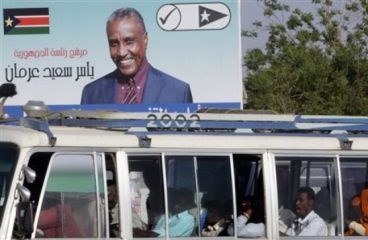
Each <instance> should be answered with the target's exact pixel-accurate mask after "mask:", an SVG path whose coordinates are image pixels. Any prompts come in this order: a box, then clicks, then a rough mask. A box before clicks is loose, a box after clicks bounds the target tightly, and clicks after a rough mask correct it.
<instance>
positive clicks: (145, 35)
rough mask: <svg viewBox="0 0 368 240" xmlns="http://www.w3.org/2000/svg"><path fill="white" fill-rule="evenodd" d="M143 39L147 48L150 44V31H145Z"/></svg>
mask: <svg viewBox="0 0 368 240" xmlns="http://www.w3.org/2000/svg"><path fill="white" fill-rule="evenodd" d="M143 41H144V48H145V49H147V46H148V33H147V32H145V33H144V35H143Z"/></svg>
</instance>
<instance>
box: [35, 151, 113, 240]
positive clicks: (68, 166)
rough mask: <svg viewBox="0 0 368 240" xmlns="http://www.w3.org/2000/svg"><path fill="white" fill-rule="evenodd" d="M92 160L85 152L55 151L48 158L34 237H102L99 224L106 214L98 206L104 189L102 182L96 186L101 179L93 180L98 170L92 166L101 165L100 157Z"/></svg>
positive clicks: (103, 235)
mask: <svg viewBox="0 0 368 240" xmlns="http://www.w3.org/2000/svg"><path fill="white" fill-rule="evenodd" d="M96 161H97V162H94V158H93V155H87V154H86V155H84V154H57V155H55V157H54V159H52V160H51V163H52V164H51V168H50V170H49V177H48V180H47V183H46V189H45V193H44V196H43V199H42V201H41V204H42V205H41V209H40V213H39V218H38V220H37V229H38V234H39V235H38V237H46V238H66V237H99V236H100V237H106V233H105V232H102V231H104V230H103V228H101V225H99V224H101V222H102V221H103V219H104V218H103V217H102V216H106V212H105V208H104V207H101V204H102V202H103V201H101V195H103V194H104V193H105V190H104V184H98V186H96V183H101V181H99V180H98V179H97V180H96V178H97V177H98V176H99V175H100V174H97V175H96V172H100V171H99V170H98V171H96V169H95V166H98V167H99V168H101V167H102V164H101V161H102V157H98V158H97V159H96ZM95 163H96V164H95ZM97 190H98V191H99V192H97ZM99 203H100V205H99ZM99 230H100V231H101V233H100V232H99Z"/></svg>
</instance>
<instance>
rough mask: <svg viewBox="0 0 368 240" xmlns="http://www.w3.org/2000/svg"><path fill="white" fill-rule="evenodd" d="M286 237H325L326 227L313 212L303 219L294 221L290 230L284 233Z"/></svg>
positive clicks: (326, 233)
mask: <svg viewBox="0 0 368 240" xmlns="http://www.w3.org/2000/svg"><path fill="white" fill-rule="evenodd" d="M286 235H287V236H327V235H328V231H327V225H326V223H325V221H323V219H322V218H321V217H320V216H318V214H317V213H315V212H314V211H313V210H312V211H311V212H310V213H309V214H308V215H307V216H305V217H304V218H303V219H301V218H298V219H296V220H295V221H294V222H293V223H292V225H291V228H289V229H288V230H287V231H286Z"/></svg>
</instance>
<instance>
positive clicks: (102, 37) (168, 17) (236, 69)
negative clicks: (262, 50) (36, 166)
mask: <svg viewBox="0 0 368 240" xmlns="http://www.w3.org/2000/svg"><path fill="white" fill-rule="evenodd" d="M1 1H2V2H1V3H2V12H1V14H2V16H1V19H3V24H2V34H1V39H0V42H1V49H2V51H1V55H2V57H1V62H0V67H1V75H2V77H1V79H0V81H1V82H0V83H1V84H2V83H14V84H15V85H16V87H17V92H18V94H17V95H16V96H14V97H12V98H9V99H8V100H7V105H14V106H16V105H23V104H24V103H25V102H27V101H28V100H39V101H43V102H45V103H47V104H48V105H62V106H64V105H79V104H81V103H82V104H115V103H122V102H118V100H117V99H118V98H119V97H118V95H119V94H120V95H121V93H119V92H117V91H119V90H118V89H117V87H116V85H113V86H114V87H111V88H109V89H108V90H107V87H106V89H105V88H104V86H103V85H99V84H98V85H95V86H92V87H90V90H91V89H92V88H93V90H91V91H90V90H88V91H87V90H86V93H85V94H86V96H85V101H83V100H82V91H83V89H84V88H85V86H86V85H87V84H89V83H91V82H94V81H96V80H98V79H101V78H103V77H105V78H104V79H106V75H108V74H109V73H114V72H118V73H119V74H120V73H121V72H123V73H124V71H127V72H129V71H130V70H131V69H133V70H132V71H134V68H135V67H137V66H136V65H139V64H140V63H141V62H144V61H143V60H139V56H138V57H136V56H133V57H131V58H130V59H128V58H127V59H123V57H121V56H122V55H123V54H124V53H123V51H128V52H129V50H122V47H121V46H120V45H119V44H121V45H122V46H123V45H124V46H125V45H127V44H129V43H127V40H126V39H122V38H124V37H125V36H122V35H121V34H122V33H121V32H117V30H111V31H110V30H109V29H108V27H109V24H107V20H108V19H109V17H110V15H111V14H112V13H113V12H114V11H116V10H117V9H120V8H122V7H129V8H134V9H136V10H137V11H138V12H139V13H140V14H141V16H142V17H143V20H144V24H145V30H146V32H147V35H146V38H144V39H143V40H142V41H146V42H145V44H146V45H144V43H142V44H141V45H140V47H141V48H142V49H143V50H141V51H144V55H145V57H146V59H147V62H146V63H145V64H146V65H147V66H148V70H147V69H146V70H145V72H144V71H143V70H142V71H143V72H144V73H143V77H142V79H145V80H143V83H142V85H138V89H140V87H142V89H140V91H141V92H139V93H136V95H137V96H135V97H137V98H138V99H139V101H138V102H137V103H141V104H143V105H144V106H146V105H147V104H148V105H150V106H160V105H165V104H181V103H183V104H191V103H195V104H202V106H203V105H205V104H212V105H214V104H215V105H216V104H219V106H220V105H221V104H225V105H226V104H227V105H229V104H230V105H231V104H235V106H239V107H240V106H241V104H242V88H243V86H242V79H241V78H242V77H241V47H240V46H241V43H240V37H241V33H240V16H239V15H240V3H239V1H238V0H223V1H208V0H201V1H193V0H192V1H177V2H175V1H173V2H171V1H167V0H155V1H143V0H142V1H136V0H135V1H133V0H110V1H102V0H100V1H97V0H88V1H86V0H80V1H72V0H59V1H48V0H42V1H41V0H40V1H17V0H1ZM178 2H180V3H178ZM118 28H123V27H122V26H117V29H118ZM114 31H115V32H114ZM109 34H110V35H109ZM113 34H115V35H116V34H117V37H116V39H118V40H117V43H114V41H115V40H116V39H115V40H114V39H113ZM114 44H115V45H116V44H118V45H119V46H117V47H116V46H115V45H114ZM114 47H115V49H114ZM114 51H115V53H114ZM114 54H115V55H114ZM133 55H134V51H133ZM137 55H139V50H138V54H137ZM141 55H142V54H141ZM141 58H144V57H142V56H141ZM137 59H138V60H137ZM129 61H131V62H129ZM134 61H135V63H133V62H134ZM137 61H138V63H137ZM134 64H135V65H134ZM138 67H139V66H138ZM138 67H137V68H138ZM151 67H152V68H153V69H154V70H157V72H154V73H152V72H151V70H152V69H151ZM119 70H120V71H119ZM137 71H138V70H137ZM156 73H157V79H160V81H161V80H162V78H165V77H167V78H172V79H175V81H176V80H180V81H179V82H180V84H181V85H180V86H179V85H177V84H176V83H178V82H175V81H174V80H173V81H171V80H170V81H171V82H169V83H168V82H167V81H166V80H165V79H164V80H162V81H163V82H162V84H161V83H159V82H158V81H156V80H155V81H151V80H150V77H151V76H153V75H154V74H156ZM108 76H110V75H108ZM114 76H115V75H114ZM119 76H120V75H119ZM162 76H163V77H162ZM106 82H108V81H104V83H106ZM161 85H162V87H161ZM164 85H165V86H164ZM119 86H120V85H119ZM183 86H184V87H183ZM163 88H166V89H163ZM182 88H185V90H180V89H182ZM101 89H104V90H103V91H104V92H103V93H101V91H102V90H101ZM123 91H127V90H123ZM154 91H157V92H158V93H153V95H154V94H156V95H155V96H153V97H152V96H148V93H152V92H154ZM164 91H166V92H164ZM180 91H181V92H180ZM183 92H184V93H183ZM100 93H101V94H103V96H102V95H99V94H100ZM124 94H127V93H126V92H125V93H123V94H122V95H123V96H122V97H124ZM160 94H161V96H160V97H158V95H160ZM182 94H183V97H180V99H179V96H181V95H182ZM87 95H89V96H87ZM92 95H93V96H92ZM151 95H152V94H151ZM184 95H185V96H184ZM189 95H191V99H190V96H189ZM181 98H183V99H185V100H181ZM103 99H105V100H103ZM107 99H109V100H107ZM178 99H179V100H178ZM188 99H189V100H188ZM134 100H136V99H134ZM134 100H133V101H134ZM138 105H139V104H138ZM137 108H138V106H137Z"/></svg>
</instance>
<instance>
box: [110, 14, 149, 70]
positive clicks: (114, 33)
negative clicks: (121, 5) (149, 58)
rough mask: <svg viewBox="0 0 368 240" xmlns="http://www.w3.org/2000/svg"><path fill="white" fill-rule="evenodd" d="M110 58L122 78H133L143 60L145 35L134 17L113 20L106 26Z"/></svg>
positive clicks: (145, 43) (146, 41) (146, 40)
mask: <svg viewBox="0 0 368 240" xmlns="http://www.w3.org/2000/svg"><path fill="white" fill-rule="evenodd" d="M107 38H108V41H109V48H110V56H111V59H112V60H113V61H114V63H115V64H116V66H117V68H118V69H119V70H120V72H121V74H123V75H124V76H129V77H131V76H134V75H135V74H136V73H137V72H138V70H139V68H140V66H141V64H142V62H143V60H144V58H145V57H146V48H147V43H148V37H147V33H146V32H145V31H144V29H143V28H142V26H141V25H140V23H139V20H138V19H137V18H136V17H129V18H123V19H118V20H113V21H111V22H110V23H109V24H108V25H107Z"/></svg>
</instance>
